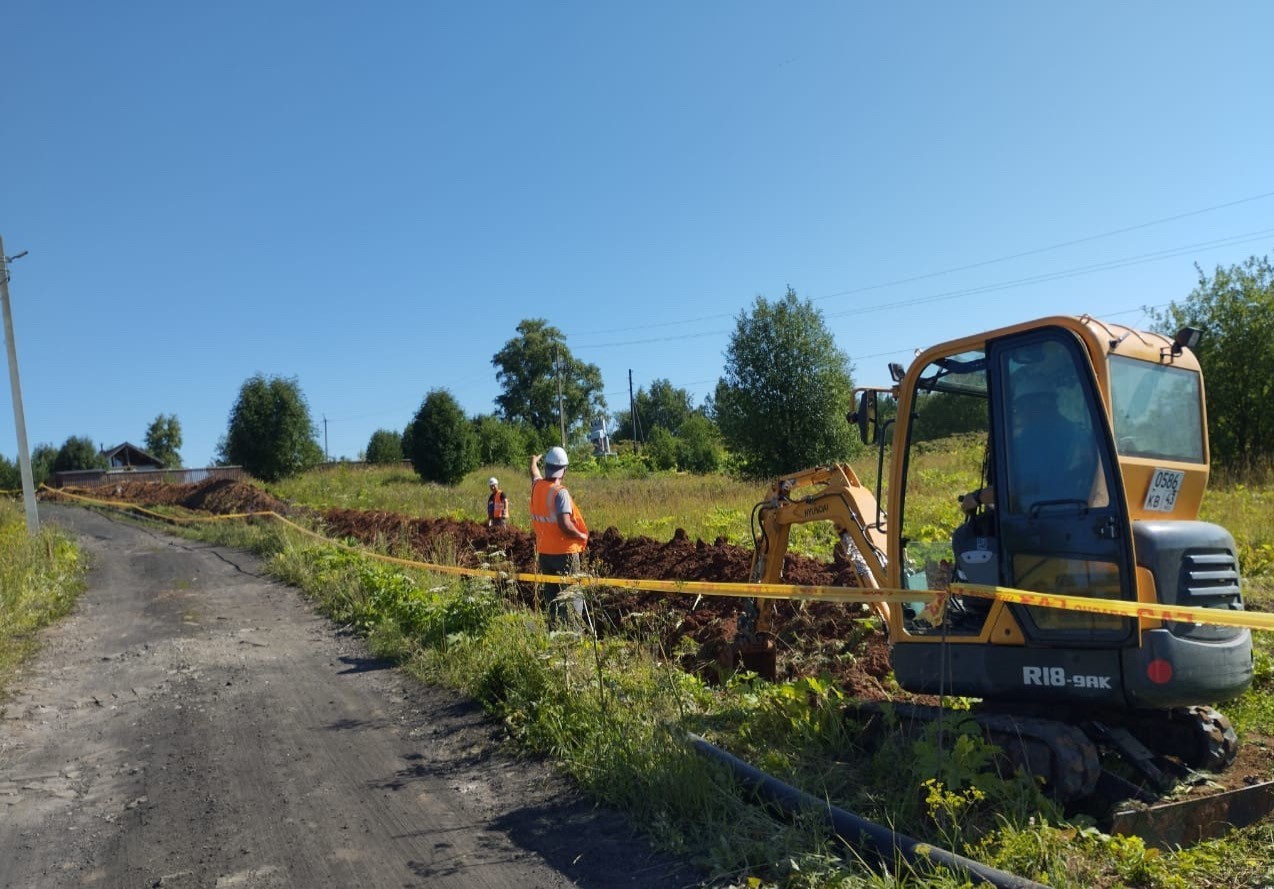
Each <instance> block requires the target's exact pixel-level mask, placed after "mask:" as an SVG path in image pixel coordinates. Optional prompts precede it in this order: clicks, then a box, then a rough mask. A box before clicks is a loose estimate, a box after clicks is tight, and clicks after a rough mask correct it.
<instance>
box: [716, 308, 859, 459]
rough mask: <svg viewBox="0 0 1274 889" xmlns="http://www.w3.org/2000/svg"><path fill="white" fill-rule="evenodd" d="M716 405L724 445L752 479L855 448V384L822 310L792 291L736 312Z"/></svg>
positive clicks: (839, 456)
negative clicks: (849, 418)
mask: <svg viewBox="0 0 1274 889" xmlns="http://www.w3.org/2000/svg"><path fill="white" fill-rule="evenodd" d="M725 359H726V364H725V374H724V376H722V378H721V379H720V381H719V382H718V383H717V387H716V393H715V396H714V405H715V413H716V420H717V425H718V427H719V428H720V430H721V435H722V438H723V439H724V441H725V443H726V446H727V447H728V448H730V449H731V450H732V451H733V452H734V453H735V455H736V457H737V458H738V459H739V463H740V468H741V469H742V471H743V472H744V473H745V474H748V475H752V476H770V475H777V474H780V473H784V472H791V471H793V470H797V469H802V468H804V467H807V466H816V465H819V464H822V463H828V462H830V461H833V460H843V459H845V458H846V457H848V456H849V455H850V454H852V453H853V452H854V451H855V450H856V445H855V440H854V439H853V437H852V436H851V434H850V428H849V424H848V423H847V422H846V420H845V414H846V413H847V412H848V410H849V408H850V400H851V398H852V395H853V382H852V379H851V377H850V367H849V359H848V358H847V356H846V355H845V353H844V352H842V351H841V350H840V349H839V348H837V346H836V343H835V341H834V340H833V338H832V334H831V332H830V331H828V329H827V327H826V326H825V325H824V323H823V315H822V313H821V312H819V311H818V309H816V308H815V307H814V306H813V304H812V303H811V302H810V301H809V300H800V299H798V298H797V295H796V292H795V291H794V290H792V288H790V287H789V288H788V290H787V293H786V294H785V295H784V297H783V299H781V300H778V301H777V302H770V301H768V300H766V299H765V298H764V297H760V296H758V297H757V298H756V302H755V304H754V305H753V306H752V311H751V312H741V313H740V314H739V317H738V319H737V326H736V329H735V331H734V333H733V334H732V335H731V337H730V342H729V344H728V346H727V347H726V353H725Z"/></svg>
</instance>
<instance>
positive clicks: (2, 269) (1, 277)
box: [0, 237, 40, 537]
mask: <svg viewBox="0 0 1274 889" xmlns="http://www.w3.org/2000/svg"><path fill="white" fill-rule="evenodd" d="M26 255H27V251H25V250H23V251H22V252H21V253H18V254H16V255H14V256H5V255H4V238H2V237H0V305H2V306H3V312H4V342H5V345H6V346H7V347H8V352H9V386H10V387H11V388H12V390H13V425H14V427H15V428H16V429H17V432H18V468H19V470H20V472H21V475H22V502H23V503H24V504H25V505H26V510H27V532H28V533H29V534H31V536H33V537H34V536H35V535H36V534H38V533H39V531H40V516H39V513H37V512H36V509H35V481H34V479H33V478H32V476H31V454H30V452H29V451H28V450H27V422H26V418H25V416H24V415H23V413H22V383H21V382H20V381H19V380H18V347H17V346H16V345H15V344H14V342H13V312H12V311H11V310H10V308H9V266H8V263H9V261H10V260H13V259H21V258H22V257H23V256H26Z"/></svg>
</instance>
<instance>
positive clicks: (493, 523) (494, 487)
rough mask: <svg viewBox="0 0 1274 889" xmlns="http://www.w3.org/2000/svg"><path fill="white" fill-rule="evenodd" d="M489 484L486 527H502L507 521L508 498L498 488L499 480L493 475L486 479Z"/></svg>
mask: <svg viewBox="0 0 1274 889" xmlns="http://www.w3.org/2000/svg"><path fill="white" fill-rule="evenodd" d="M487 484H488V485H490V486H491V496H490V497H488V498H487V527H488V528H503V527H504V526H505V525H507V524H508V523H509V498H508V497H506V496H505V495H504V492H503V491H501V490H500V480H499V479H498V478H496V477H495V476H492V477H491V478H489V479H487Z"/></svg>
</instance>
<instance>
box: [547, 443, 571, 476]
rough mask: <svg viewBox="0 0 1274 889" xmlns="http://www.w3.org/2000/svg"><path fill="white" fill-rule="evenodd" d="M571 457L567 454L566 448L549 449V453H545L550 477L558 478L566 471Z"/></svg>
mask: <svg viewBox="0 0 1274 889" xmlns="http://www.w3.org/2000/svg"><path fill="white" fill-rule="evenodd" d="M570 462H571V461H570V458H568V457H567V456H566V449H565V448H559V447H552V448H549V449H548V453H546V454H545V455H544V468H545V469H547V470H548V474H549V478H557V477H558V476H560V475H561V474H562V473H563V472H565V471H566V466H567V464H569V463H570Z"/></svg>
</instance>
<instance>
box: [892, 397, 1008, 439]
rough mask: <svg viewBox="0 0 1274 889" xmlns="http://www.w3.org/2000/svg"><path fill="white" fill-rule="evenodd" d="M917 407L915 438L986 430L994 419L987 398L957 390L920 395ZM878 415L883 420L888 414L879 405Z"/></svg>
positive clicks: (940, 436)
mask: <svg viewBox="0 0 1274 889" xmlns="http://www.w3.org/2000/svg"><path fill="white" fill-rule="evenodd" d="M880 405H881V407H883V405H884V399H881V401H880ZM914 410H915V413H916V415H917V420H916V425H915V431H914V432H913V433H912V438H913V439H914V440H915V441H931V440H933V439H937V438H946V437H947V436H949V435H957V434H959V433H961V432H983V433H985V432H986V430H987V424H988V423H989V422H990V421H989V419H988V418H987V400H986V399H985V398H978V397H976V396H973V395H964V394H961V393H956V392H931V393H928V394H921V395H918V396H917V399H916V405H915V408H914ZM889 416H893V415H892V414H890V415H889ZM877 417H878V418H879V420H880V421H881V422H882V423H883V422H884V420H885V419H886V414H885V412H884V411H883V410H881V409H878V410H877Z"/></svg>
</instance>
